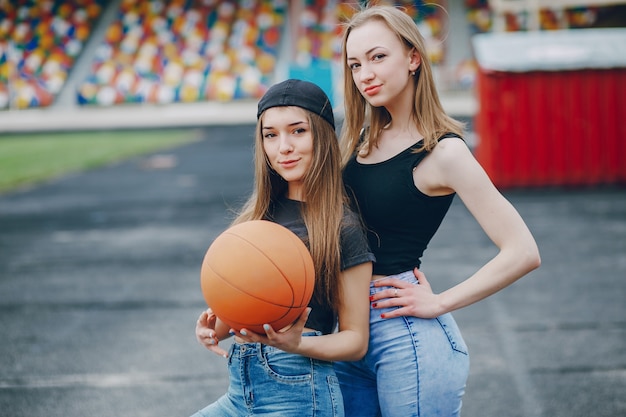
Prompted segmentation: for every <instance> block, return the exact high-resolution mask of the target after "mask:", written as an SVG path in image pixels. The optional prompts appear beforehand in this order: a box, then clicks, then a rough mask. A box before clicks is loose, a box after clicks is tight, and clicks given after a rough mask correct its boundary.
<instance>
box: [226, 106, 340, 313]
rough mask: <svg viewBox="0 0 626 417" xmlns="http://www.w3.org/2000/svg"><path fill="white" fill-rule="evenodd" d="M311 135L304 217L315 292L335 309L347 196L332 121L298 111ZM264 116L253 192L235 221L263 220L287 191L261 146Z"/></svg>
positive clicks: (257, 143) (256, 150)
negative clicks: (301, 113)
mask: <svg viewBox="0 0 626 417" xmlns="http://www.w3.org/2000/svg"><path fill="white" fill-rule="evenodd" d="M302 110H303V111H304V112H305V113H306V115H307V118H308V121H309V125H310V126H311V135H312V137H313V160H312V163H311V167H310V168H309V171H308V172H307V173H306V174H305V176H304V179H303V184H304V186H303V200H304V201H305V204H303V205H302V218H303V219H304V224H305V225H306V228H307V232H308V246H309V251H310V252H311V257H312V258H313V264H314V265H315V276H316V279H315V291H314V296H315V297H317V299H318V300H319V301H321V302H325V303H327V304H329V305H330V306H332V308H333V310H334V311H337V310H338V307H339V300H341V297H340V293H339V292H340V291H341V287H340V285H339V279H338V278H339V275H340V273H341V262H340V255H341V250H340V246H339V245H340V235H339V231H340V230H341V223H342V218H343V211H344V205H345V204H346V201H347V199H346V196H345V191H344V188H343V182H342V179H341V157H340V151H339V143H338V140H337V134H336V133H335V130H334V128H333V126H331V124H330V123H328V122H327V121H325V120H324V119H322V118H321V117H320V116H318V115H317V114H315V113H313V112H311V111H309V110H306V109H302ZM262 131H263V115H261V116H260V117H259V121H258V122H257V126H256V132H255V140H254V171H255V174H254V178H255V180H254V190H253V191H252V194H251V196H250V198H249V199H248V201H247V202H246V204H245V205H244V206H243V208H242V210H241V212H240V213H239V215H238V216H237V217H236V218H235V220H234V221H233V224H237V223H241V222H244V221H248V220H259V219H265V218H267V214H268V210H269V208H270V205H271V203H272V201H275V200H276V199H277V198H280V197H282V196H283V195H284V194H285V193H286V192H287V181H285V180H284V179H283V178H282V177H281V176H280V175H278V174H277V173H276V171H274V170H273V169H272V167H271V165H270V162H269V161H268V159H267V156H266V154H265V151H264V150H263V134H262Z"/></svg>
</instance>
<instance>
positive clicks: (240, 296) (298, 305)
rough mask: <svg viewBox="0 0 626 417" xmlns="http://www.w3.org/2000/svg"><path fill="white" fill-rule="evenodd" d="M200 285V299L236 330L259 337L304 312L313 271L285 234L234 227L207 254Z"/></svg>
mask: <svg viewBox="0 0 626 417" xmlns="http://www.w3.org/2000/svg"><path fill="white" fill-rule="evenodd" d="M200 278H201V279H200V281H201V288H202V293H203V295H204V299H205V301H206V302H207V304H208V305H209V307H211V309H212V310H213V312H214V313H215V314H216V315H217V317H219V318H220V320H222V321H223V322H224V323H226V324H228V325H229V326H231V327H232V328H233V329H235V330H240V329H242V328H246V329H249V330H251V331H253V332H255V333H259V334H264V333H265V331H264V329H263V325H264V324H269V325H271V326H272V328H273V329H274V330H276V331H278V330H280V329H282V328H283V327H285V326H287V325H288V324H290V323H292V322H293V321H294V320H296V319H297V318H298V317H299V316H300V314H301V313H302V312H303V311H304V309H305V308H306V307H307V305H308V303H309V301H310V299H311V296H312V294H313V288H314V284H315V268H314V266H313V260H312V259H311V255H310V253H309V251H308V249H307V248H306V246H305V245H304V243H303V242H302V241H301V240H300V238H298V237H297V236H296V235H295V234H294V233H293V232H291V231H290V230H289V229H287V228H285V227H283V226H281V225H279V224H277V223H273V222H270V221H266V220H253V221H248V222H244V223H240V224H237V225H235V226H232V227H230V228H229V229H227V230H226V231H224V232H223V233H222V234H220V235H219V236H218V237H217V238H216V239H215V240H214V241H213V243H212V244H211V246H210V247H209V249H208V250H207V252H206V255H205V257H204V261H203V263H202V269H201V271H200Z"/></svg>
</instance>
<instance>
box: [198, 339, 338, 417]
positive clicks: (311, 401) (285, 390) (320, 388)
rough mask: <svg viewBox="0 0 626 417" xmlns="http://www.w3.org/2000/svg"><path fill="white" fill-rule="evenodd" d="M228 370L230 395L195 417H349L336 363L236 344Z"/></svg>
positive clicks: (257, 345)
mask: <svg viewBox="0 0 626 417" xmlns="http://www.w3.org/2000/svg"><path fill="white" fill-rule="evenodd" d="M319 334H320V333H319V332H311V333H304V334H303V336H311V337H315V336H316V335H319ZM228 370H229V374H230V384H229V387H228V392H227V393H226V394H225V395H223V396H222V397H221V398H219V399H218V400H217V401H216V402H214V403H213V404H211V405H209V406H208V407H206V408H204V409H203V410H200V411H198V412H197V413H196V414H194V415H193V416H192V417H209V416H210V417H244V416H261V415H262V416H268V417H270V416H273V417H306V416H311V417H315V416H318V417H327V416H328V417H332V416H339V417H342V416H343V415H344V411H343V400H342V397H341V389H340V388H339V381H338V380H337V376H336V375H335V371H334V369H333V365H332V363H331V362H326V361H320V360H317V359H311V358H307V357H304V356H301V355H295V354H292V353H287V352H284V351H282V350H280V349H277V348H275V347H272V346H267V345H262V344H260V343H233V345H232V346H231V348H230V354H229V358H228Z"/></svg>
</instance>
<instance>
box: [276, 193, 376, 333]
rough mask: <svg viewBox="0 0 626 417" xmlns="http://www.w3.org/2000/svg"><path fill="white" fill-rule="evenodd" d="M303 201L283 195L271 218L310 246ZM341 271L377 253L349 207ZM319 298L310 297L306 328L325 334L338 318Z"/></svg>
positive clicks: (330, 331) (369, 259) (345, 218)
mask: <svg viewBox="0 0 626 417" xmlns="http://www.w3.org/2000/svg"><path fill="white" fill-rule="evenodd" d="M302 204H305V203H302V202H300V201H296V200H289V199H287V198H280V199H278V200H277V201H275V202H273V204H272V205H271V207H270V210H269V216H268V220H271V221H273V222H276V223H278V224H280V225H282V226H285V227H286V228H287V229H289V230H291V231H292V232H293V233H295V234H296V235H297V236H298V237H299V238H300V239H302V241H303V242H304V243H305V244H306V245H307V247H308V231H307V229H306V226H305V224H304V220H303V219H302V214H301V206H302ZM340 245H341V270H342V271H343V270H345V269H348V268H351V267H353V266H356V265H360V264H362V263H365V262H373V261H374V260H375V258H374V255H373V254H372V252H371V251H370V250H369V248H368V244H367V238H366V237H365V233H364V231H363V229H362V227H361V222H360V219H359V218H358V217H357V215H356V214H354V213H353V212H352V211H350V210H349V209H347V208H346V210H345V214H344V218H343V223H342V227H341V237H340ZM315 298H316V297H312V298H311V302H310V303H309V307H311V314H310V315H309V318H308V320H307V322H306V327H308V328H311V329H315V330H319V331H320V332H322V333H323V334H329V333H332V332H333V330H334V328H335V325H336V324H337V317H336V316H335V314H333V310H332V308H331V306H330V305H326V304H320V303H319V302H318V300H316V299H315Z"/></svg>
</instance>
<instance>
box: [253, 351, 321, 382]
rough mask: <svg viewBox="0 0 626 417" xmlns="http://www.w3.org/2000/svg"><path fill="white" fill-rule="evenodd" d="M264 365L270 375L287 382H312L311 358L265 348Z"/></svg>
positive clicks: (279, 380)
mask: <svg viewBox="0 0 626 417" xmlns="http://www.w3.org/2000/svg"><path fill="white" fill-rule="evenodd" d="M262 356H263V358H262V361H263V365H264V367H265V369H266V371H267V373H268V375H269V376H270V377H272V378H273V379H275V380H276V381H278V382H282V383H285V384H302V383H307V384H308V383H310V382H311V378H312V375H311V369H312V364H311V359H310V358H306V357H304V356H301V355H296V354H293V353H287V352H284V351H282V350H280V349H275V348H266V349H264V350H263V355H262Z"/></svg>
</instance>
